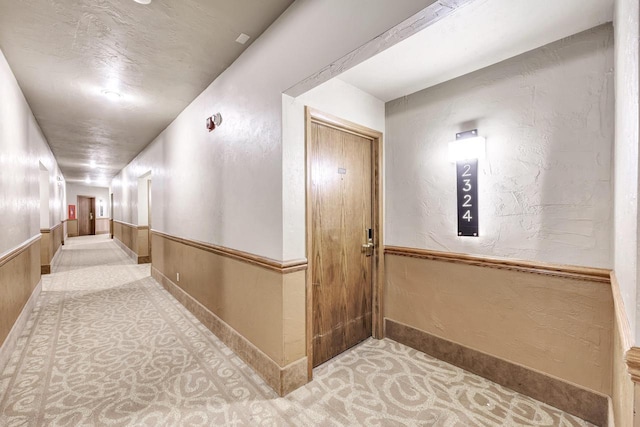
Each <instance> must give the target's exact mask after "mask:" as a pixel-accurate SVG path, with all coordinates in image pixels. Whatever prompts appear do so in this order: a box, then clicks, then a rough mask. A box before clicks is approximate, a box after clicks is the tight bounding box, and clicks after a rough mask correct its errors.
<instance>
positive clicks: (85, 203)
mask: <svg viewBox="0 0 640 427" xmlns="http://www.w3.org/2000/svg"><path fill="white" fill-rule="evenodd" d="M90 211H91V201H90V200H89V198H88V197H82V196H78V236H86V235H88V234H90V233H91V221H90V220H89V212H90Z"/></svg>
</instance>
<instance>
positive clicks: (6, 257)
mask: <svg viewBox="0 0 640 427" xmlns="http://www.w3.org/2000/svg"><path fill="white" fill-rule="evenodd" d="M41 238H42V236H41V235H40V234H38V235H37V236H33V237H32V238H30V239H29V240H27V241H26V242H24V243H22V244H21V245H20V246H18V247H16V248H14V249H12V250H10V251H8V252H5V253H4V254H2V255H0V267H2V266H3V265H5V264H6V263H8V262H9V261H11V260H12V259H14V258H15V257H17V256H18V255H20V254H21V253H22V252H24V251H26V250H27V249H29V247H30V246H31V245H33V244H34V243H35V242H37V241H38V240H40V239H41Z"/></svg>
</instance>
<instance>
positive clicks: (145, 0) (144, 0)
mask: <svg viewBox="0 0 640 427" xmlns="http://www.w3.org/2000/svg"><path fill="white" fill-rule="evenodd" d="M133 1H135V2H136V3H140V4H149V3H151V0H133Z"/></svg>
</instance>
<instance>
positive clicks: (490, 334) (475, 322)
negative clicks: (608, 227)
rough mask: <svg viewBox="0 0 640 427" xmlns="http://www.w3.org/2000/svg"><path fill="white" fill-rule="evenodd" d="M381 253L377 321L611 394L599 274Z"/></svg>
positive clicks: (605, 294)
mask: <svg viewBox="0 0 640 427" xmlns="http://www.w3.org/2000/svg"><path fill="white" fill-rule="evenodd" d="M385 252H386V256H385V272H386V286H385V318H386V319H388V320H390V321H393V322H395V323H396V324H400V325H405V326H408V327H410V328H413V329H416V330H418V331H422V332H424V333H427V334H429V335H430V336H433V337H436V338H438V339H443V340H445V341H447V342H451V343H455V344H457V345H461V346H464V347H465V348H469V349H471V350H474V351H477V352H481V353H483V354H486V355H489V356H492V357H494V358H497V359H500V360H503V361H506V362H509V363H512V364H515V365H519V366H522V367H524V368H527V369H530V370H532V371H535V372H539V373H542V374H544V375H547V376H549V377H553V378H556V379H559V380H562V381H564V382H566V383H568V384H574V385H577V386H579V387H581V388H583V389H586V390H589V391H592V392H595V393H597V394H599V395H607V396H610V395H611V389H612V379H611V372H612V369H613V361H612V359H613V355H612V348H613V347H612V346H613V340H614V331H613V324H614V309H613V298H612V294H611V286H610V279H609V277H608V275H609V271H608V270H599V269H587V268H581V267H564V266H552V265H546V264H545V265H535V264H533V263H515V262H509V261H500V260H493V259H482V258H480V257H470V256H466V255H457V254H443V253H440V252H433V251H426V250H417V249H409V248H396V247H394V248H388V249H387V250H386V251H385ZM387 332H388V331H387ZM389 337H390V338H392V339H396V338H398V337H395V338H394V336H392V335H389ZM423 351H425V350H423ZM427 353H429V352H428V351H427ZM436 357H437V356H436ZM547 403H551V402H547ZM551 404H552V405H554V403H551ZM554 406H557V405H554ZM558 407H559V406H558ZM599 410H600V411H602V408H600V409H599ZM606 411H607V410H606V409H605V412H604V417H605V423H606ZM600 415H602V412H600Z"/></svg>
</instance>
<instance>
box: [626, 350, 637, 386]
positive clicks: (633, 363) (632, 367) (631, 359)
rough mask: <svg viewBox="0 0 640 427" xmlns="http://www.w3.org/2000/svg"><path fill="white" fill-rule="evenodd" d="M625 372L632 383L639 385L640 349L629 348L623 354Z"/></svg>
mask: <svg viewBox="0 0 640 427" xmlns="http://www.w3.org/2000/svg"><path fill="white" fill-rule="evenodd" d="M625 361H626V362H627V370H628V371H629V375H631V379H632V380H633V382H634V383H636V384H640V347H631V348H630V349H629V350H627V353H626V354H625Z"/></svg>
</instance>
